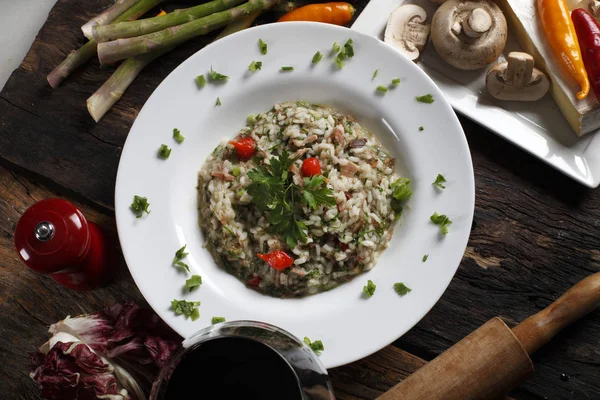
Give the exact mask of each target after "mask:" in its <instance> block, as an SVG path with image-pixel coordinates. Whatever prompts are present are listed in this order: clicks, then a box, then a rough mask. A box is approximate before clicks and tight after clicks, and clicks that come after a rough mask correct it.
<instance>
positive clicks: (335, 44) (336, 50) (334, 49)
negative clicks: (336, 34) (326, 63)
mask: <svg viewBox="0 0 600 400" xmlns="http://www.w3.org/2000/svg"><path fill="white" fill-rule="evenodd" d="M341 48H342V47H341V46H340V44H339V43H338V42H335V43H333V46H332V47H331V50H333V52H334V53H337V52H338V51H340V49H341Z"/></svg>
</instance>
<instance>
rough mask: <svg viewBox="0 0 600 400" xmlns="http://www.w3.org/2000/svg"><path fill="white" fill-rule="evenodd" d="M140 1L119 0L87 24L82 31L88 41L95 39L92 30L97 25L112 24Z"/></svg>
mask: <svg viewBox="0 0 600 400" xmlns="http://www.w3.org/2000/svg"><path fill="white" fill-rule="evenodd" d="M138 1H140V0H117V1H115V4H113V5H112V6H110V7H109V8H107V9H106V10H105V11H104V12H103V13H102V14H99V15H96V16H95V17H94V18H92V19H91V20H89V21H88V22H86V23H85V24H84V25H83V26H82V27H81V30H82V31H83V34H84V35H85V37H86V38H88V39H93V38H94V36H93V35H92V28H93V27H94V26H96V25H105V24H110V23H111V22H113V21H114V20H115V18H117V17H118V16H119V15H121V14H123V13H124V12H125V11H127V10H128V9H130V8H131V7H132V6H133V5H134V4H135V3H137V2H138Z"/></svg>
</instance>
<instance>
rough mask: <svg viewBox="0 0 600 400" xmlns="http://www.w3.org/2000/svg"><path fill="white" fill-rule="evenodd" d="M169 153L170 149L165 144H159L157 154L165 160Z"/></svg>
mask: <svg viewBox="0 0 600 400" xmlns="http://www.w3.org/2000/svg"><path fill="white" fill-rule="evenodd" d="M170 155H171V149H170V148H169V147H168V146H167V145H166V144H161V145H160V149H158V156H159V157H160V158H164V159H165V160H166V159H167V158H169V156H170Z"/></svg>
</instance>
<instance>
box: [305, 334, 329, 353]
mask: <svg viewBox="0 0 600 400" xmlns="http://www.w3.org/2000/svg"><path fill="white" fill-rule="evenodd" d="M304 343H306V345H307V346H308V347H310V349H311V350H312V351H314V352H315V354H316V355H321V352H322V351H323V350H325V347H324V346H323V342H321V341H320V340H315V341H314V342H313V341H311V340H310V339H309V338H308V337H306V336H305V337H304Z"/></svg>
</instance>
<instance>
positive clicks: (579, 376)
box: [0, 0, 600, 400]
mask: <svg viewBox="0 0 600 400" xmlns="http://www.w3.org/2000/svg"><path fill="white" fill-rule="evenodd" d="M88 3H89V6H86V7H85V10H82V9H81V8H82V7H80V3H79V2H76V1H73V0H59V1H58V3H57V5H56V7H55V8H54V9H53V11H52V13H51V14H50V17H49V19H48V21H47V23H46V24H45V25H44V28H42V30H41V31H40V34H39V35H38V37H37V39H36V41H35V43H34V45H33V47H32V49H31V50H30V52H29V54H28V56H27V58H26V59H25V61H24V62H23V64H22V65H21V67H20V68H19V69H18V70H16V71H15V73H14V74H13V75H12V77H11V79H10V80H9V82H8V83H7V85H6V87H5V89H4V90H3V91H2V93H1V94H0V163H1V164H2V166H0V231H1V235H0V372H1V373H0V376H1V377H2V378H1V379H0V398H1V399H5V398H6V399H14V398H23V399H36V398H39V394H38V391H37V388H36V386H35V384H34V383H33V382H32V381H31V380H30V379H29V377H28V373H29V356H28V353H29V352H32V351H34V350H35V349H36V347H37V346H39V345H40V344H41V343H43V342H44V341H45V339H46V337H47V334H46V330H47V327H48V325H49V324H50V323H53V322H56V321H58V320H60V319H62V318H64V317H65V316H66V315H69V314H70V315H76V314H80V313H85V312H90V311H94V310H99V309H102V308H104V307H106V306H108V305H110V304H112V303H114V302H121V301H125V300H128V299H133V300H135V301H137V302H138V303H140V304H144V300H143V298H142V296H141V294H140V293H139V291H138V290H137V288H136V286H135V284H134V283H133V280H132V279H131V276H130V275H129V272H128V270H127V267H126V266H125V264H124V262H123V261H122V260H121V262H120V264H119V270H118V274H117V276H116V277H115V279H114V281H113V283H112V284H110V285H109V286H107V287H106V288H103V289H99V290H95V291H92V292H87V293H77V292H73V291H69V290H66V289H63V288H61V287H60V286H58V285H57V284H55V283H54V282H53V281H52V280H51V279H49V278H48V277H46V276H41V275H38V274H36V273H34V272H32V271H30V270H29V269H27V268H25V267H24V265H23V264H22V263H21V261H20V260H19V258H18V256H17V254H16V252H15V251H14V244H13V234H14V228H15V224H16V222H17V221H18V219H19V218H20V216H21V215H22V213H23V212H24V211H25V210H26V209H27V208H28V207H29V206H31V205H32V204H34V203H35V202H36V201H39V200H42V199H44V198H48V197H64V198H67V199H70V200H71V201H73V202H75V204H76V205H78V206H79V207H80V208H81V210H82V211H83V212H84V214H85V215H86V216H87V217H88V218H89V219H90V220H92V221H94V222H96V223H98V224H100V226H101V227H103V228H104V229H105V230H106V231H107V232H108V233H109V236H110V237H111V238H112V239H113V240H114V241H115V243H116V228H115V220H114V215H113V210H112V197H113V187H114V178H115V171H116V167H117V163H118V158H119V155H120V151H121V146H122V145H123V142H124V140H125V138H126V135H127V132H128V129H129V127H130V126H131V122H132V121H133V119H134V118H135V115H137V112H138V111H139V109H140V107H141V106H142V105H143V103H144V101H145V100H146V99H147V97H148V96H149V95H150V93H151V92H152V90H153V89H154V88H155V87H156V85H157V83H158V82H160V80H162V78H164V77H165V76H166V75H167V74H168V73H169V72H170V71H171V70H172V69H173V68H174V67H175V66H176V65H177V64H178V63H180V62H181V61H182V60H183V59H185V58H187V57H188V56H189V55H190V54H192V53H193V52H195V51H196V50H197V49H198V48H199V47H201V46H202V45H203V44H205V43H206V42H207V41H209V40H210V39H211V38H208V39H203V40H198V41H194V42H192V43H190V44H186V45H185V46H182V47H181V48H179V49H176V50H175V51H174V52H173V53H172V54H171V55H170V56H169V57H166V58H165V60H162V59H161V61H160V62H159V63H155V64H152V65H151V66H150V67H148V68H147V70H146V71H144V72H143V73H142V74H141V75H140V77H139V78H138V80H136V82H134V84H133V85H132V86H131V88H130V90H129V91H128V92H127V93H126V94H125V95H124V97H123V98H122V99H121V101H120V102H119V103H118V104H117V106H116V107H115V108H114V109H113V110H112V111H111V112H110V113H109V114H108V115H107V116H106V117H105V118H104V119H103V120H102V121H101V122H100V123H99V124H94V123H93V122H92V121H91V119H90V118H89V116H88V115H87V112H86V110H85V107H84V104H85V99H86V98H87V97H88V96H89V95H90V94H91V93H92V92H93V91H94V90H95V89H96V88H97V87H98V86H99V85H100V84H101V83H102V82H103V81H104V80H105V79H106V78H107V77H108V75H109V74H110V69H107V68H101V67H100V66H99V65H98V64H97V62H96V61H92V62H91V63H90V65H88V66H86V67H85V68H83V69H81V70H79V71H78V72H77V73H76V74H75V75H74V76H73V77H72V78H71V79H68V80H67V81H66V82H65V83H64V84H63V85H62V86H61V87H60V88H59V89H56V90H55V91H52V90H50V89H49V88H48V86H47V84H46V82H45V75H46V74H47V73H48V72H49V71H50V70H51V69H52V67H53V66H54V65H56V64H57V63H58V62H59V61H60V60H61V59H62V58H63V57H64V55H65V54H66V53H67V52H68V51H69V50H71V49H72V48H75V47H76V46H78V45H80V44H82V43H83V41H82V39H81V38H80V35H79V31H78V29H79V26H80V25H81V24H82V21H85V20H87V19H89V17H90V16H91V15H92V14H94V13H95V12H96V11H97V10H98V9H101V8H102V7H103V6H105V5H106V4H107V3H108V1H107V0H93V1H89V2H88ZM365 3H366V1H365V0H360V1H358V2H357V8H358V9H359V10H360V9H361V5H362V6H364V4H365ZM172 7H174V6H172ZM167 8H168V7H167ZM461 122H462V124H463V128H464V130H465V133H466V135H467V139H468V141H469V146H470V149H471V153H472V157H473V164H474V169H475V182H476V206H475V218H474V222H473V228H472V233H471V238H470V241H469V244H468V247H467V250H466V253H465V256H464V259H463V261H462V263H461V265H460V267H459V269H458V273H457V274H456V276H455V278H454V279H453V281H452V283H451V284H450V286H449V288H448V290H447V291H446V293H445V294H444V296H443V297H442V299H441V300H440V301H439V302H438V304H437V305H436V306H435V307H434V308H433V309H432V310H431V312H430V313H429V314H428V315H427V316H426V317H425V318H424V319H423V320H422V321H421V322H420V323H419V324H417V326H416V327H414V328H413V329H412V330H411V331H409V332H408V333H407V334H406V335H404V336H403V337H402V338H400V339H398V340H397V341H396V342H395V343H393V344H392V345H390V346H388V347H386V348H385V349H383V350H381V351H379V352H377V353H375V354H374V355H372V356H370V357H368V358H366V359H364V360H361V361H358V362H356V363H353V364H351V365H347V366H344V367H341V368H336V369H334V370H332V371H331V375H332V378H333V382H334V386H335V390H336V394H337V396H338V398H340V399H373V398H375V397H377V395H379V394H380V393H382V392H384V391H385V390H386V389H388V388H390V387H391V386H393V385H394V384H395V383H397V382H399V381H400V380H401V379H403V378H404V377H406V376H407V375H409V374H410V373H411V372H413V371H415V370H416V369H418V368H419V367H421V366H422V365H423V364H424V363H425V362H426V361H428V360H431V359H433V358H434V357H435V356H437V355H438V354H440V353H441V352H443V351H444V350H445V349H447V348H449V347H450V346H451V345H452V344H454V343H455V342H457V341H458V340H460V339H461V338H462V337H464V336H466V335H467V334H468V333H470V332H471V331H473V330H475V329H476V328H477V327H479V326H480V325H481V324H483V323H484V322H485V321H487V320H488V319H489V318H491V317H494V316H501V317H502V318H503V319H504V320H505V321H506V322H507V323H508V324H509V325H511V326H512V325H514V324H516V323H517V322H519V321H521V320H523V319H524V318H526V317H527V316H529V315H531V314H533V313H535V312H537V311H539V310H540V309H542V308H544V307H546V306H547V305H549V304H550V303H551V302H552V301H553V300H554V299H556V298H557V297H558V296H559V295H560V294H562V293H563V292H564V291H565V290H567V289H568V288H569V287H570V286H571V285H573V284H574V283H576V282H577V281H579V280H581V279H582V278H584V277H586V276H587V275H589V274H592V273H594V272H597V271H600V246H599V243H600V229H598V228H599V227H600V191H598V190H589V189H586V188H584V187H583V186H581V185H579V184H577V183H575V182H573V181H571V180H570V179H568V178H566V177H565V176H563V175H561V174H560V173H558V172H556V171H555V170H553V169H551V168H550V167H548V166H546V165H545V164H543V163H542V162H541V161H538V160H537V159H535V158H533V157H532V156H530V155H528V154H526V153H524V152H523V151H521V150H519V149H517V148H515V147H514V146H512V145H510V144H509V143H507V142H505V141H504V140H502V139H500V138H498V137H496V136H495V135H493V134H492V133H490V132H488V131H486V130H485V129H484V128H482V127H480V126H478V125H476V124H474V123H472V122H471V121H469V120H466V119H461ZM390 317H391V318H402V316H401V315H394V314H393V310H390ZM374 328H376V327H374ZM599 332H600V311H595V312H593V313H592V314H591V315H589V316H587V317H586V318H584V319H583V320H581V321H580V322H578V323H576V324H575V325H573V326H572V327H570V328H568V329H567V330H565V331H564V332H562V333H561V334H560V335H559V336H558V337H556V338H555V339H554V340H553V341H552V342H551V343H550V344H549V345H548V346H546V347H545V348H544V349H542V350H540V351H539V352H538V353H537V354H535V355H534V357H533V361H534V363H535V365H536V374H535V376H534V377H533V378H532V379H531V380H529V381H528V382H526V383H525V384H523V385H522V386H521V387H519V388H517V389H515V390H514V391H513V393H512V394H511V395H512V396H513V397H514V398H515V399H518V400H521V399H523V400H530V399H532V400H541V399H552V400H554V399H565V400H571V399H572V400H576V399H577V400H579V399H590V400H591V399H600V333H599Z"/></svg>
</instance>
